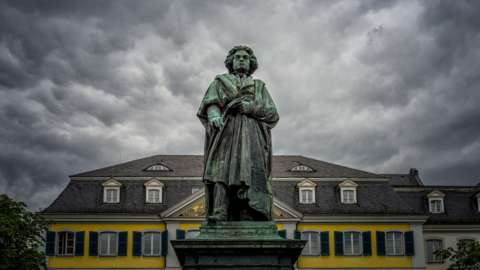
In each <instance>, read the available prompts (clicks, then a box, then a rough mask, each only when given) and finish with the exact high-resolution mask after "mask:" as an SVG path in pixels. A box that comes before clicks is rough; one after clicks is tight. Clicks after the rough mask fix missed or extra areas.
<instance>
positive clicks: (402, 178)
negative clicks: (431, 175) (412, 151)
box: [382, 168, 423, 186]
mask: <svg viewBox="0 0 480 270" xmlns="http://www.w3.org/2000/svg"><path fill="white" fill-rule="evenodd" d="M382 175H383V176H385V177H388V178H390V184H391V185H392V186H423V182H422V180H421V179H420V176H419V174H418V170H417V169H415V168H412V169H410V172H409V173H408V174H382Z"/></svg>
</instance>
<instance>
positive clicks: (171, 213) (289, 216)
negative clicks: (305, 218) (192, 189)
mask: <svg viewBox="0 0 480 270" xmlns="http://www.w3.org/2000/svg"><path fill="white" fill-rule="evenodd" d="M205 211H206V210H205V193H204V192H203V191H201V192H196V193H195V194H192V195H191V196H190V197H188V198H187V199H185V200H184V201H182V202H180V203H178V204H177V205H175V206H173V207H171V208H170V209H168V210H166V211H165V212H163V213H162V216H163V218H168V219H190V218H191V219H200V218H201V219H204V218H205V214H206V212H205ZM272 214H273V219H274V220H296V219H300V218H301V215H302V214H301V213H300V212H297V211H296V210H293V209H291V208H290V207H288V206H287V205H286V204H285V203H283V202H281V201H278V200H276V199H275V198H274V202H273V209H272Z"/></svg>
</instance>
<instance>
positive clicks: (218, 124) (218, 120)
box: [208, 116, 224, 129]
mask: <svg viewBox="0 0 480 270" xmlns="http://www.w3.org/2000/svg"><path fill="white" fill-rule="evenodd" d="M208 122H209V123H210V125H212V126H213V127H215V128H218V129H220V128H222V127H223V124H224V123H223V117H221V116H218V117H214V118H212V119H209V120H208Z"/></svg>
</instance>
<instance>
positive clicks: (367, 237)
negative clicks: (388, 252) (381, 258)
mask: <svg viewBox="0 0 480 270" xmlns="http://www.w3.org/2000/svg"><path fill="white" fill-rule="evenodd" d="M362 239H363V256H372V233H370V232H363V233H362Z"/></svg>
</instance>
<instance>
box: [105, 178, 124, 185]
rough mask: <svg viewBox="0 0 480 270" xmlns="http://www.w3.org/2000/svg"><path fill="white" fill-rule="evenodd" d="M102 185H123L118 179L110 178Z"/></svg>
mask: <svg viewBox="0 0 480 270" xmlns="http://www.w3.org/2000/svg"><path fill="white" fill-rule="evenodd" d="M102 186H104V187H120V186H122V183H120V182H118V181H117V180H115V179H113V178H110V179H108V180H107V181H105V182H103V183H102Z"/></svg>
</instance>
